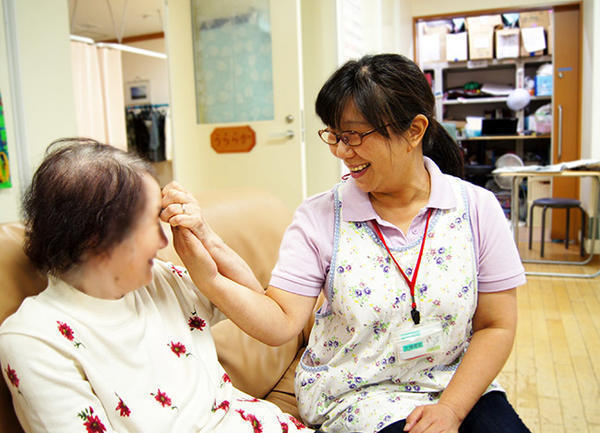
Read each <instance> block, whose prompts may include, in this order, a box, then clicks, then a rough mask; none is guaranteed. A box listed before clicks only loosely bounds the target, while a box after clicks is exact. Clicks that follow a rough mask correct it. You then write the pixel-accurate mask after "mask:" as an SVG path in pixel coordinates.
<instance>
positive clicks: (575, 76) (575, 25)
mask: <svg viewBox="0 0 600 433" xmlns="http://www.w3.org/2000/svg"><path fill="white" fill-rule="evenodd" d="M581 29H582V22H581V12H580V9H579V5H578V4H575V5H566V6H555V7H554V35H555V36H554V59H553V66H554V76H553V81H554V94H553V131H552V134H553V135H552V137H553V146H552V147H553V150H552V162H553V163H560V162H566V161H572V160H575V159H579V158H580V148H581V146H580V140H581V135H580V134H581V131H580V110H581ZM552 196H553V197H565V198H579V181H578V180H577V179H558V178H554V180H553V184H552ZM572 214H573V215H571V223H570V226H571V230H570V234H569V238H570V239H577V233H578V230H579V229H580V223H579V221H580V218H579V212H578V211H575V212H572ZM565 220H566V213H565V211H564V210H558V211H556V210H554V211H553V212H552V232H551V238H552V239H564V236H565V223H566V221H565Z"/></svg>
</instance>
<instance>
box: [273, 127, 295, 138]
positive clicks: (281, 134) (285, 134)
mask: <svg viewBox="0 0 600 433" xmlns="http://www.w3.org/2000/svg"><path fill="white" fill-rule="evenodd" d="M294 135H296V134H295V133H294V131H293V130H291V129H288V130H287V131H284V132H272V133H270V134H269V138H276V139H277V138H279V139H281V138H287V139H292V138H294Z"/></svg>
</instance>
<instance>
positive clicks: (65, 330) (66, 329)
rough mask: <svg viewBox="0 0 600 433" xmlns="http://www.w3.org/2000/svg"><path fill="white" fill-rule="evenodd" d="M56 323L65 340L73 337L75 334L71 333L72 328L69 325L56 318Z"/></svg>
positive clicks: (70, 339)
mask: <svg viewBox="0 0 600 433" xmlns="http://www.w3.org/2000/svg"><path fill="white" fill-rule="evenodd" d="M56 323H58V332H60V333H61V334H62V335H63V336H64V337H65V338H66V339H67V340H69V341H73V338H75V334H73V330H72V329H71V327H70V326H69V325H67V324H66V323H63V322H60V321H58V320H57V321H56Z"/></svg>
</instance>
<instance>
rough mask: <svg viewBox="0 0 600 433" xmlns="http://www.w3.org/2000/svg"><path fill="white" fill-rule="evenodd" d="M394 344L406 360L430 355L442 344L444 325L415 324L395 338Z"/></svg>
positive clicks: (400, 355) (399, 354)
mask: <svg viewBox="0 0 600 433" xmlns="http://www.w3.org/2000/svg"><path fill="white" fill-rule="evenodd" d="M394 344H395V345H396V351H397V352H398V356H399V357H400V358H401V359H404V360H409V359H414V358H419V357H421V356H426V355H430V354H432V353H435V352H437V351H439V350H440V348H441V346H442V325H441V324H440V323H427V324H424V325H418V326H415V327H413V328H411V329H410V330H409V331H405V332H403V333H401V334H400V335H398V336H397V337H396V338H394Z"/></svg>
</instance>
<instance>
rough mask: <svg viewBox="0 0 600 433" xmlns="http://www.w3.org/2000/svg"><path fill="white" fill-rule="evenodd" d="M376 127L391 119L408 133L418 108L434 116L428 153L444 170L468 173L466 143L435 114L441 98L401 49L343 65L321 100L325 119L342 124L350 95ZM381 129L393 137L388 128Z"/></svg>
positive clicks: (425, 140) (318, 105)
mask: <svg viewBox="0 0 600 433" xmlns="http://www.w3.org/2000/svg"><path fill="white" fill-rule="evenodd" d="M351 100H352V101H354V103H355V104H356V107H357V109H358V110H359V111H360V112H361V113H362V115H363V116H364V117H365V119H366V120H367V121H368V122H369V123H370V124H371V125H372V126H373V127H374V128H377V127H381V126H383V125H385V124H389V125H390V128H391V129H392V131H393V132H394V133H395V134H398V135H401V134H403V133H404V132H405V131H406V130H407V129H408V128H409V127H410V125H411V124H412V121H413V119H414V118H415V116H416V115H418V114H423V115H424V116H425V117H427V119H428V120H429V126H428V127H427V130H426V131H425V135H424V136H423V154H424V155H426V156H428V157H430V158H431V159H433V160H434V161H435V163H436V164H437V165H438V166H439V167H440V169H441V170H442V171H443V172H444V173H448V174H452V175H454V176H458V177H462V176H463V158H462V153H461V151H460V148H459V147H458V145H457V144H456V142H455V141H454V140H453V139H452V137H451V136H450V135H449V134H448V132H447V131H446V129H445V128H444V127H443V126H442V125H440V123H439V122H438V121H437V120H435V118H434V107H435V99H434V97H433V93H432V91H431V88H430V87H429V83H428V82H427V79H426V78H425V76H424V75H423V72H421V70H420V69H419V67H418V66H417V65H416V64H415V63H414V62H413V61H411V60H409V59H408V58H406V57H404V56H401V55H399V54H378V55H367V56H364V57H362V58H361V59H359V60H350V61H348V62H346V63H345V64H344V65H342V66H341V67H340V68H339V69H338V70H337V71H336V72H334V74H333V75H332V76H331V77H330V78H329V79H328V80H327V82H326V83H325V84H324V85H323V87H322V88H321V91H320V92H319V95H318V96H317V101H316V104H315V105H316V111H317V115H318V116H319V117H320V118H321V120H322V121H323V123H324V124H325V125H327V126H330V127H332V128H336V129H339V128H340V122H341V118H342V114H343V111H344V109H345V108H346V105H347V103H348V102H349V101H351ZM379 133H380V134H381V135H383V136H384V137H386V138H390V136H389V133H388V131H387V129H386V128H381V130H380V131H379Z"/></svg>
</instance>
